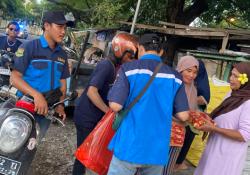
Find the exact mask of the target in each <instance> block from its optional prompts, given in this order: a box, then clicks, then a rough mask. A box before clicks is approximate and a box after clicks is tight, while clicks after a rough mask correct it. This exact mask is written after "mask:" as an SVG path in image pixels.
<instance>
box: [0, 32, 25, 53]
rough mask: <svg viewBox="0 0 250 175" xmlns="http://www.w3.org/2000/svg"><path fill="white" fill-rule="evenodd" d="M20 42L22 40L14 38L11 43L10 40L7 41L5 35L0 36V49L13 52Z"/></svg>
mask: <svg viewBox="0 0 250 175" xmlns="http://www.w3.org/2000/svg"><path fill="white" fill-rule="evenodd" d="M21 44H22V42H21V41H19V40H16V41H15V42H14V43H13V42H11V41H8V38H7V36H0V50H7V51H10V52H13V53H15V52H16V51H17V49H18V47H19V46H20V45H21Z"/></svg>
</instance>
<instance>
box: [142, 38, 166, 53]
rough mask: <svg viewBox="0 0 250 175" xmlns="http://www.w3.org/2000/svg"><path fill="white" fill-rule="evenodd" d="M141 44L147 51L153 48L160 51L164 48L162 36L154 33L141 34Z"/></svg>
mask: <svg viewBox="0 0 250 175" xmlns="http://www.w3.org/2000/svg"><path fill="white" fill-rule="evenodd" d="M139 45H142V46H143V47H144V49H145V50H146V51H149V50H152V51H156V52H158V53H159V52H160V51H161V49H163V44H162V41H161V38H160V37H159V36H158V35H156V34H153V33H147V34H143V35H141V36H140V38H139Z"/></svg>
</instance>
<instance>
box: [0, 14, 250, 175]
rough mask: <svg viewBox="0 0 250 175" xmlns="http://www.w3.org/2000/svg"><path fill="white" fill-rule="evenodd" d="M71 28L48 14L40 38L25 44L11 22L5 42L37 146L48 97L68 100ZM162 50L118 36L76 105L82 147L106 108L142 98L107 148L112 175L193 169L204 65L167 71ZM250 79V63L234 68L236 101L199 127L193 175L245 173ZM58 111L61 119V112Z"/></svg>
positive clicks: (0, 44) (189, 59)
mask: <svg viewBox="0 0 250 175" xmlns="http://www.w3.org/2000/svg"><path fill="white" fill-rule="evenodd" d="M67 24H68V23H67V20H66V19H65V17H64V14H63V13H62V12H60V11H50V12H46V13H45V14H44V17H43V25H42V28H43V31H44V33H43V35H42V36H41V37H40V38H38V39H33V40H30V41H27V42H25V43H23V44H21V42H20V41H19V40H17V39H16V37H17V33H18V31H19V26H18V24H17V23H16V22H11V23H9V25H8V26H7V29H8V35H7V36H4V37H1V38H0V49H3V50H7V51H11V52H14V53H15V55H16V56H15V58H14V64H13V66H12V69H13V70H12V73H11V79H10V82H11V84H12V85H13V86H15V87H16V88H17V89H18V93H17V95H18V96H22V94H29V95H30V96H32V97H33V98H34V104H35V111H36V113H37V115H36V116H35V118H36V120H37V122H38V124H39V125H40V128H41V138H40V139H42V138H43V137H44V136H45V134H46V131H47V129H48V128H49V125H50V121H49V120H47V119H46V118H44V117H43V116H44V115H46V114H47V112H48V103H47V101H46V100H45V98H44V95H45V94H46V93H48V92H51V91H54V90H56V89H60V91H61V97H60V100H62V99H64V98H65V94H66V79H67V78H68V77H69V76H70V73H69V69H68V61H67V55H66V53H65V52H64V50H63V49H62V47H61V45H60V43H61V42H62V40H63V37H64V35H65V31H66V27H67ZM164 49H165V48H164V47H163V43H162V41H161V39H160V38H159V36H157V35H156V34H144V35H141V36H139V37H137V36H135V35H132V34H128V33H118V34H117V35H116V36H115V37H114V38H113V40H112V51H113V54H112V55H110V57H108V58H106V59H105V60H102V61H101V62H99V63H98V64H97V66H96V68H95V70H94V72H93V73H92V75H91V78H90V81H89V82H88V86H87V87H86V88H85V90H84V92H83V94H82V95H81V96H80V98H79V100H78V102H77V104H76V107H75V111H74V122H75V126H76V130H77V146H80V145H81V144H82V143H83V142H84V140H85V139H86V137H87V136H88V135H89V134H90V133H91V132H92V131H93V129H94V128H95V126H96V125H97V123H98V122H99V121H100V120H101V118H102V116H103V115H104V114H105V113H106V112H107V111H108V110H109V109H112V110H113V111H114V112H116V113H118V112H119V111H121V110H124V109H126V108H127V107H128V106H129V105H130V103H132V102H133V101H134V99H136V98H137V97H138V96H139V94H140V92H141V91H142V92H143V95H142V96H141V97H140V99H139V100H137V102H136V103H135V104H134V106H133V107H132V108H131V109H130V110H129V111H128V113H127V115H126V116H125V117H124V119H123V120H122V122H121V125H120V127H119V128H118V130H117V131H116V133H115V135H114V137H113V138H112V140H111V142H110V144H109V147H108V148H109V149H110V150H112V151H113V157H112V160H111V163H110V166H109V170H108V175H134V174H137V175H171V174H173V172H174V171H179V170H182V169H186V168H188V167H187V165H185V162H184V160H185V158H186V155H187V152H188V150H189V148H190V145H191V144H192V141H193V139H194V137H195V133H193V132H192V130H191V129H190V126H189V125H187V121H188V119H189V117H190V116H189V110H196V111H198V110H201V111H203V110H204V109H205V108H206V105H207V104H208V103H209V100H210V91H209V83H208V75H207V72H206V69H205V66H204V63H203V62H202V61H201V60H197V59H196V58H195V57H193V56H190V55H187V56H183V57H181V58H180V59H179V61H178V64H177V67H176V69H174V68H172V67H170V66H168V65H166V64H164V63H163V61H162V59H161V56H162V55H163V53H164V52H165V50H164ZM249 77H250V64H249V63H245V62H242V63H238V64H235V65H234V67H233V69H232V72H231V76H230V79H229V82H230V87H231V89H232V92H231V94H229V95H228V97H227V98H226V99H225V100H224V101H223V102H222V103H221V104H220V105H219V106H218V107H217V108H216V109H215V110H214V111H213V112H212V113H211V114H210V117H211V120H209V119H206V120H205V123H204V124H203V125H201V126H199V127H197V128H196V129H198V130H200V131H204V132H209V133H210V134H209V137H208V142H207V146H206V148H205V151H204V153H203V155H202V158H201V160H200V162H199V165H198V167H197V168H196V170H195V173H194V174H195V175H211V174H213V175H240V174H241V172H242V169H243V165H244V161H245V159H246V152H247V147H248V143H247V142H248V141H249V140H250V120H249V119H248V115H249V113H250V100H249V99H250V83H249V81H248V78H249ZM151 79H152V81H151V82H150V83H149V80H151ZM147 84H149V85H148V87H147V88H146V89H145V88H144V87H145V86H147ZM56 111H57V112H58V113H59V116H61V117H62V119H63V120H64V119H65V117H66V114H65V112H64V105H59V106H58V107H57V108H56ZM178 139H179V140H178ZM177 140H178V142H177ZM85 172H86V167H85V166H84V165H83V164H81V162H79V161H78V160H75V163H74V167H73V175H82V174H84V173H85Z"/></svg>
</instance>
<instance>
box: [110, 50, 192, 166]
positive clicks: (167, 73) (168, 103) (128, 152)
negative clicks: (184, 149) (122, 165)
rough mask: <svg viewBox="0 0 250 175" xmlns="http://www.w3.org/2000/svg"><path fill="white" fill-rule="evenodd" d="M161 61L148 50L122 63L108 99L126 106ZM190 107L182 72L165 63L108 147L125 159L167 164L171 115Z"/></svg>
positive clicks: (118, 156) (134, 161)
mask: <svg viewBox="0 0 250 175" xmlns="http://www.w3.org/2000/svg"><path fill="white" fill-rule="evenodd" d="M160 61H161V59H160V57H158V56H157V55H152V54H148V55H144V56H142V57H141V58H140V59H139V60H137V61H134V62H130V63H126V64H123V65H122V66H121V69H120V70H119V72H118V77H117V79H116V81H115V83H114V85H113V87H112V89H111V90H110V92H109V95H108V100H109V101H110V102H116V103H119V104H121V105H122V106H124V108H126V107H127V106H128V105H129V104H130V103H131V102H132V101H133V100H134V98H136V97H137V96H138V94H139V93H140V91H141V90H142V88H143V87H144V86H145V85H146V83H147V82H148V81H149V79H150V76H151V75H152V74H153V72H154V69H155V67H156V66H157V65H158V64H159V62H160ZM187 110H188V102H187V97H186V93H185V88H184V85H183V83H182V80H181V76H180V75H179V73H177V72H176V71H175V70H173V69H172V68H170V67H169V66H167V65H164V66H162V67H161V69H160V71H159V72H158V73H157V75H156V77H155V79H154V81H153V82H152V84H151V85H150V86H149V88H148V89H147V91H146V92H145V93H144V95H143V96H142V97H141V99H140V100H139V101H138V102H137V103H136V104H135V105H134V107H133V108H132V109H131V110H130V111H129V113H128V115H127V116H125V118H124V120H123V122H122V124H121V126H120V128H119V129H118V130H117V132H116V134H115V136H114V137H113V139H112V141H111V143H110V145H109V148H110V149H111V150H114V155H115V156H116V157H117V158H119V159H120V160H123V161H127V162H130V163H136V164H147V165H149V164H150V165H166V164H167V162H168V152H169V143H170V131H171V121H172V115H173V113H174V114H175V113H178V112H182V111H187Z"/></svg>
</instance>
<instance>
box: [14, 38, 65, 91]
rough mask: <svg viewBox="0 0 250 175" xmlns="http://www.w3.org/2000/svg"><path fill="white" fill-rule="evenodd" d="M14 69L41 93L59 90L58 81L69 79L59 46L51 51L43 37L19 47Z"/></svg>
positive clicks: (63, 54) (59, 84)
mask: <svg viewBox="0 0 250 175" xmlns="http://www.w3.org/2000/svg"><path fill="white" fill-rule="evenodd" d="M14 69H15V70H17V71H19V72H20V73H22V74H23V79H24V80H25V81H26V82H27V83H28V84H29V85H30V86H31V87H32V88H34V89H36V90H37V91H39V92H41V93H43V92H48V91H50V90H53V89H56V88H59V87H60V86H61V82H60V80H61V79H66V78H68V77H69V68H68V60H67V55H66V53H65V52H64V50H63V49H62V48H61V46H59V45H57V47H56V48H55V49H54V50H52V49H51V48H50V47H49V45H48V43H47V41H46V40H45V38H44V36H41V37H40V38H38V39H34V40H31V41H28V42H25V43H23V44H22V45H21V46H20V47H19V49H18V50H17V52H16V57H15V58H14ZM19 95H21V94H20V93H19Z"/></svg>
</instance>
